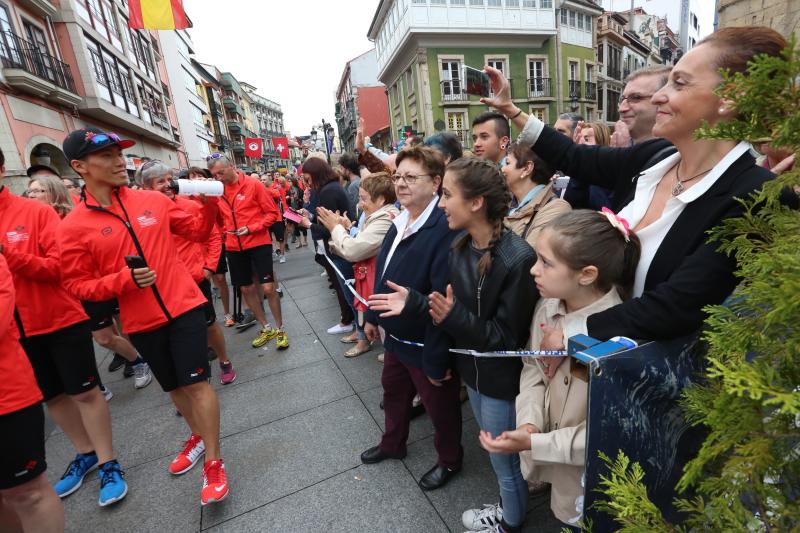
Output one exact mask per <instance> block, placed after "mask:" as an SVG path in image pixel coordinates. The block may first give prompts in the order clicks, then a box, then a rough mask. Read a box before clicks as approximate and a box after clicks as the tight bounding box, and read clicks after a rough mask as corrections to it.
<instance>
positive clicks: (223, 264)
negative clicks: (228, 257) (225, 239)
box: [214, 244, 228, 274]
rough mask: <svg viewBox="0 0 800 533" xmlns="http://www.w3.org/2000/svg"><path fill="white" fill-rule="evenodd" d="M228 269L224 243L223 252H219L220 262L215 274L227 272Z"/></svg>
mask: <svg viewBox="0 0 800 533" xmlns="http://www.w3.org/2000/svg"><path fill="white" fill-rule="evenodd" d="M227 271H228V262H227V261H225V245H224V244H223V245H222V252H221V253H220V254H219V263H217V269H216V270H215V271H214V274H225V273H226V272H227Z"/></svg>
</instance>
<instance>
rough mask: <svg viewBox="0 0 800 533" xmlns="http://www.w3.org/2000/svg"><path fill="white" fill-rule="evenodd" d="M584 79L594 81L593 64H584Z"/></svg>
mask: <svg viewBox="0 0 800 533" xmlns="http://www.w3.org/2000/svg"><path fill="white" fill-rule="evenodd" d="M586 81H588V82H593V81H594V65H586Z"/></svg>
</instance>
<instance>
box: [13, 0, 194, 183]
mask: <svg viewBox="0 0 800 533" xmlns="http://www.w3.org/2000/svg"><path fill="white" fill-rule="evenodd" d="M170 94H171V92H170V89H169V82H168V78H167V74H166V70H165V68H164V65H163V62H162V59H161V54H160V50H159V40H158V34H157V32H151V31H140V30H131V29H129V28H128V20H127V7H126V4H125V3H124V2H123V1H122V0H54V1H50V0H10V1H9V0H1V1H0V149H2V150H3V153H4V154H5V158H6V177H7V181H8V183H9V184H10V185H11V187H12V188H13V189H15V190H17V191H18V190H20V189H21V188H23V187H24V186H25V181H26V179H25V178H26V177H25V170H26V169H27V167H28V166H30V165H32V164H37V163H38V164H48V165H50V166H52V167H54V168H55V169H57V170H59V171H60V172H61V173H63V174H65V175H70V174H71V173H72V171H71V169H70V168H69V163H68V162H67V161H66V159H65V157H64V154H63V152H62V151H61V143H62V141H63V139H64V137H65V136H66V135H67V134H68V133H69V132H70V131H71V130H73V129H77V128H80V127H83V126H87V125H88V126H96V127H99V128H102V129H105V130H108V131H113V132H116V133H117V134H119V135H120V136H122V137H124V138H130V139H133V140H135V141H136V143H137V144H136V146H134V147H132V148H129V149H127V150H125V154H126V156H127V158H128V169H129V171H131V172H132V171H133V170H134V169H135V168H136V165H137V163H138V162H139V161H140V160H141V158H142V157H149V158H152V159H161V160H163V161H165V162H166V163H167V164H169V165H172V166H174V167H180V166H185V165H186V159H185V155H184V154H182V153H181V150H178V148H179V147H180V146H181V139H180V134H179V133H178V129H177V127H176V126H175V124H176V123H177V120H176V115H175V110H174V107H173V105H172V102H171V100H170Z"/></svg>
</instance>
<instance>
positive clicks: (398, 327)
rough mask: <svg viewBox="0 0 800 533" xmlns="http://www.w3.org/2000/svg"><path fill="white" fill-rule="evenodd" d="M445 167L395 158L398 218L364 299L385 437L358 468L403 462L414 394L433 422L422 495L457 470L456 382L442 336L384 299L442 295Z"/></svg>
mask: <svg viewBox="0 0 800 533" xmlns="http://www.w3.org/2000/svg"><path fill="white" fill-rule="evenodd" d="M443 175H444V160H443V158H442V156H441V154H440V153H439V152H437V151H436V150H433V149H432V148H427V147H419V146H417V147H414V148H410V149H408V150H404V151H402V152H400V154H398V156H397V172H396V173H395V174H394V175H393V176H392V181H393V182H394V188H395V193H396V195H397V199H398V200H399V201H400V204H401V205H402V206H403V211H402V213H400V215H399V216H398V217H397V218H395V219H394V224H393V225H392V227H391V228H389V232H388V233H387V234H386V237H385V238H384V240H383V244H382V245H381V250H380V252H379V253H378V259H377V261H376V265H375V294H373V295H372V297H371V298H370V299H369V306H370V310H369V311H368V312H367V316H366V325H365V327H364V332H365V333H366V335H367V338H369V339H370V340H374V339H376V338H377V337H378V326H381V327H383V329H384V330H385V332H386V337H385V339H384V347H385V353H384V366H383V373H382V374H381V384H382V385H383V405H384V416H385V418H386V430H385V431H384V433H383V438H382V439H381V442H380V444H378V445H377V446H374V447H372V448H370V449H369V450H367V451H365V452H364V453H362V454H361V460H362V462H364V463H367V464H369V463H377V462H380V461H383V460H384V459H402V458H403V457H405V455H406V440H407V439H408V428H409V422H410V419H411V410H412V406H411V401H412V398H413V397H414V394H415V392H416V393H419V395H420V397H421V399H422V403H423V405H424V406H425V410H426V411H427V412H428V415H429V416H430V418H431V421H432V422H433V427H434V446H435V447H436V452H437V454H438V461H437V463H436V465H434V466H433V468H431V469H430V470H429V471H428V472H427V473H425V474H424V475H423V476H422V478H421V479H420V481H419V485H420V487H421V488H422V489H423V490H433V489H436V488H439V487H441V486H443V485H444V484H445V483H447V481H448V480H449V479H450V478H451V477H452V476H453V475H455V474H456V473H457V472H458V471H459V470H461V461H462V457H463V450H462V448H461V407H460V404H461V402H460V399H459V389H460V382H459V379H458V376H457V375H456V372H455V370H454V362H453V360H452V358H451V357H450V354H449V348H450V345H449V339H448V337H447V334H446V333H444V331H442V330H441V329H439V328H437V327H435V326H434V324H433V322H432V321H431V318H430V316H429V315H428V314H427V313H424V312H423V313H420V312H418V310H416V309H414V310H410V312H408V313H402V314H401V315H400V316H389V315H388V314H387V313H385V311H388V310H389V301H388V300H389V298H391V297H392V296H393V295H395V294H397V293H398V292H397V291H400V292H401V293H402V292H403V291H404V292H405V293H406V294H407V292H408V291H407V290H406V289H405V288H404V287H409V288H413V289H415V290H417V291H419V292H421V293H423V294H429V293H431V292H433V291H438V292H442V291H444V290H445V289H446V286H447V278H448V270H449V269H448V266H447V259H448V255H449V252H450V244H451V242H452V240H453V237H454V235H455V232H453V231H451V230H450V229H449V227H448V224H447V217H446V216H445V213H444V211H442V209H440V208H439V207H438V205H437V204H438V202H439V194H438V191H439V187H440V186H441V183H442V176H443Z"/></svg>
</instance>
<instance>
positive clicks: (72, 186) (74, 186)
mask: <svg viewBox="0 0 800 533" xmlns="http://www.w3.org/2000/svg"><path fill="white" fill-rule="evenodd" d="M64 187H66V188H67V189H80V187H78V186H77V185H73V184H71V183H70V184H69V185H64Z"/></svg>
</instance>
